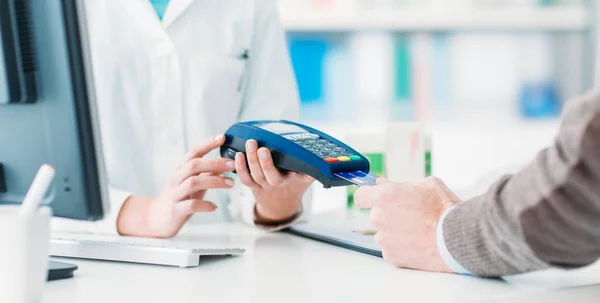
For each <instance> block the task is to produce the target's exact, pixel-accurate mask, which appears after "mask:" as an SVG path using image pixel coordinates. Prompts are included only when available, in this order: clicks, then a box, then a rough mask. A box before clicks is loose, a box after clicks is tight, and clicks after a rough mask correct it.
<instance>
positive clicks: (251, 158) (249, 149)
mask: <svg viewBox="0 0 600 303" xmlns="http://www.w3.org/2000/svg"><path fill="white" fill-rule="evenodd" d="M246 156H247V158H248V166H250V175H251V176H252V179H254V182H256V183H258V184H259V185H261V186H266V185H268V183H267V178H266V177H265V174H264V173H263V170H262V167H261V166H260V161H259V160H258V143H257V142H256V140H248V141H247V142H246Z"/></svg>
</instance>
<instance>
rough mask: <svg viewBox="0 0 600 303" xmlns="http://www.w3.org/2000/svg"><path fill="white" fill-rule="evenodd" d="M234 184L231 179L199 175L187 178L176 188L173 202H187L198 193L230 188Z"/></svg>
mask: <svg viewBox="0 0 600 303" xmlns="http://www.w3.org/2000/svg"><path fill="white" fill-rule="evenodd" d="M234 185H235V182H234V181H233V179H231V178H227V177H221V176H209V175H200V176H195V177H190V178H187V179H186V180H185V181H183V183H181V185H179V186H178V187H177V189H176V190H175V192H174V194H173V199H174V200H175V201H185V200H189V198H190V197H193V195H194V194H195V193H197V192H199V191H203V190H207V189H211V188H226V189H228V188H232V187H233V186H234Z"/></svg>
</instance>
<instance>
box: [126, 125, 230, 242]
mask: <svg viewBox="0 0 600 303" xmlns="http://www.w3.org/2000/svg"><path fill="white" fill-rule="evenodd" d="M224 142H225V137H224V136H223V135H218V136H215V137H214V138H210V139H209V140H207V141H206V142H204V143H202V144H199V145H198V146H196V147H195V148H193V149H192V150H191V151H190V152H189V153H188V154H187V155H186V157H185V159H184V161H183V164H181V165H180V166H179V167H178V168H177V169H176V170H175V172H173V174H172V175H171V178H170V179H169V181H168V183H167V186H166V187H165V188H164V190H163V192H162V193H161V194H160V196H159V197H158V198H155V199H149V198H143V197H136V196H134V197H131V198H129V199H128V200H127V201H126V202H125V204H123V207H122V208H121V213H120V214H119V218H118V219H117V229H118V231H119V233H120V234H123V235H129V236H138V237H157V238H170V237H173V236H175V235H176V234H177V233H178V232H179V230H180V229H181V227H182V226H183V225H184V224H185V223H186V222H187V221H188V220H189V219H190V217H191V216H192V215H193V214H194V213H197V212H212V211H215V210H216V209H217V207H216V206H215V205H214V204H213V203H212V202H209V201H204V195H205V194H206V190H208V189H211V188H232V187H233V185H234V181H233V179H231V178H226V177H223V176H222V174H224V173H225V172H231V171H233V170H234V169H235V163H234V161H233V160H229V159H204V158H202V157H204V156H205V155H206V154H208V153H209V152H210V151H212V150H213V149H215V148H218V147H220V146H221V145H223V143H224Z"/></svg>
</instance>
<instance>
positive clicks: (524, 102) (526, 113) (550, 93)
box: [520, 83, 561, 119]
mask: <svg viewBox="0 0 600 303" xmlns="http://www.w3.org/2000/svg"><path fill="white" fill-rule="evenodd" d="M560 108H561V105H560V103H559V101H558V94H557V92H556V88H555V86H554V85H553V84H551V83H527V84H525V85H524V86H523V88H522V89H521V104H520V109H521V115H522V116H523V117H526V118H533V119H539V118H553V117H557V116H558V115H559V114H560Z"/></svg>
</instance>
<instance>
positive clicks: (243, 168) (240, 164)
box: [235, 153, 259, 188]
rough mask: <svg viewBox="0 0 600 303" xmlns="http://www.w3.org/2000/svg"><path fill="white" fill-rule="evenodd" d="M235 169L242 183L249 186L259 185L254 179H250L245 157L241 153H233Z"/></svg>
mask: <svg viewBox="0 0 600 303" xmlns="http://www.w3.org/2000/svg"><path fill="white" fill-rule="evenodd" d="M235 171H236V172H237V175H238V177H239V178H240V181H242V184H244V185H246V186H248V187H250V188H254V187H257V186H259V185H258V184H257V183H256V182H254V179H252V176H251V175H250V171H249V170H248V166H247V165H246V157H245V156H244V154H243V153H237V154H236V155H235Z"/></svg>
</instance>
